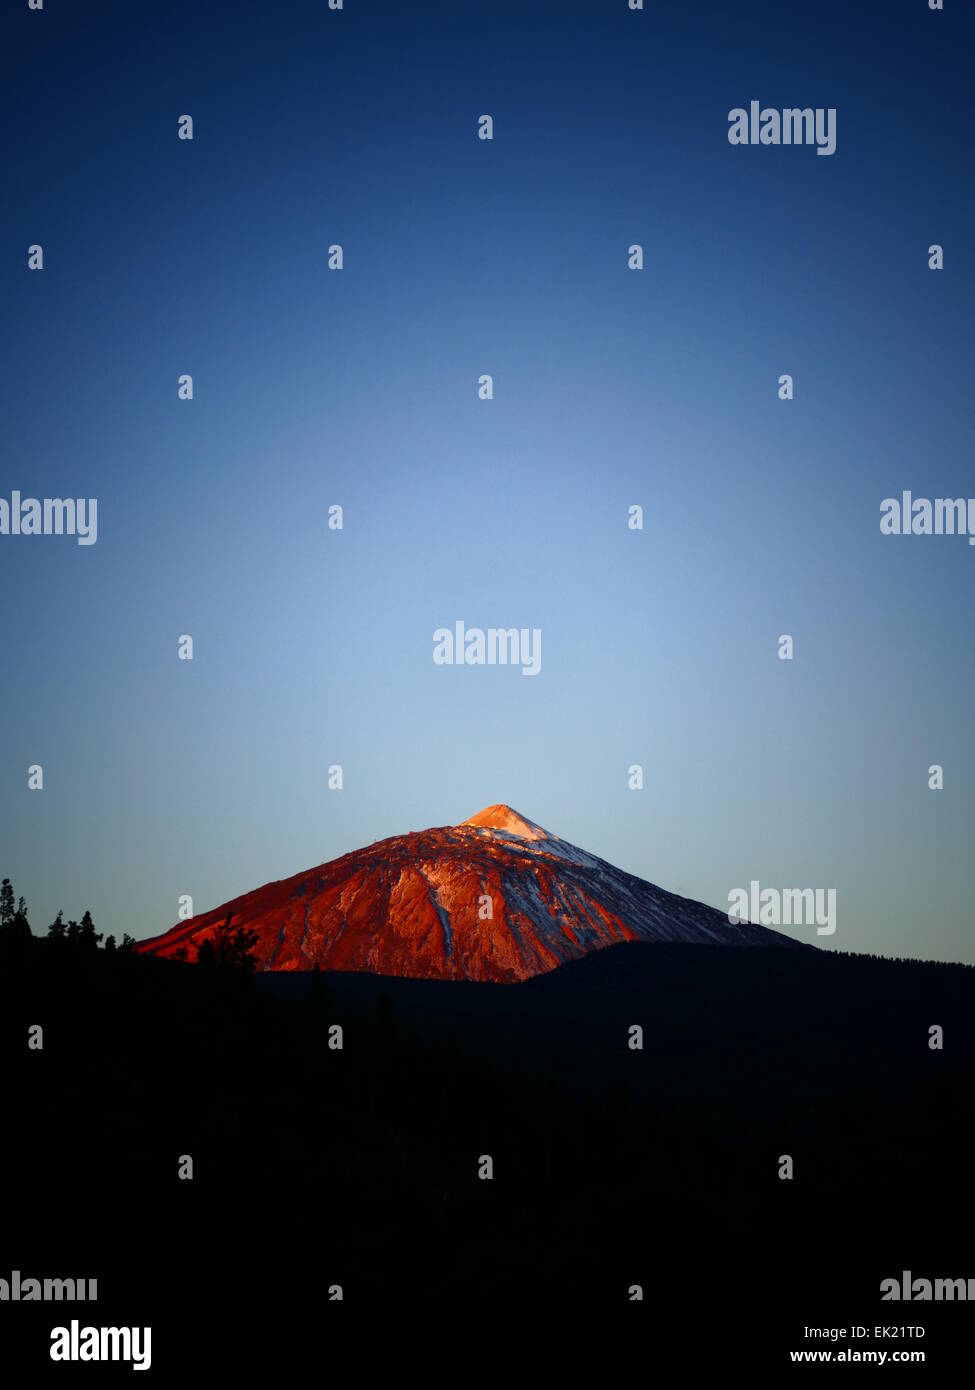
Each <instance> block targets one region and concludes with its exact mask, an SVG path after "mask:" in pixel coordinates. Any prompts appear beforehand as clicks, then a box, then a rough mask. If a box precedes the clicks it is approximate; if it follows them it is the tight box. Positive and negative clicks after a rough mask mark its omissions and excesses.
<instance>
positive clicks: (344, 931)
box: [138, 805, 799, 983]
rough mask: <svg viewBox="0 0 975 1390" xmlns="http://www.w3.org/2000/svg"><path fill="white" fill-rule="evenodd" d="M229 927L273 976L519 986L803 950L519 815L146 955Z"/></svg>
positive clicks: (360, 868) (300, 889)
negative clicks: (637, 953) (664, 950)
mask: <svg viewBox="0 0 975 1390" xmlns="http://www.w3.org/2000/svg"><path fill="white" fill-rule="evenodd" d="M228 916H229V917H230V918H231V925H232V926H234V927H241V926H243V927H248V928H249V929H250V930H251V931H254V932H256V933H257V937H258V945H257V947H256V955H257V958H258V968H259V969H260V970H311V969H313V968H314V967H315V966H316V965H318V966H319V967H320V968H321V969H322V970H359V971H370V972H372V973H374V974H379V975H407V976H415V977H418V978H424V979H444V980H493V981H498V982H504V983H510V982H513V981H516V980H524V979H527V978H528V977H529V976H531V975H539V974H542V973H543V972H544V971H547V970H553V969H554V968H555V967H556V966H557V965H561V964H562V963H563V962H564V961H568V960H574V959H576V958H577V957H579V956H584V955H586V954H588V952H590V951H596V950H599V948H600V947H603V946H609V945H611V944H612V943H613V942H617V941H649V942H653V941H682V942H697V943H709V944H712V945H715V946H796V945H798V944H799V943H797V942H795V941H793V940H792V939H791V938H790V937H787V936H783V935H781V934H780V933H779V932H774V931H769V930H768V928H766V927H758V926H751V925H749V924H747V923H741V924H740V925H737V926H733V925H732V924H731V923H729V921H728V918H727V916H726V915H725V914H724V913H722V912H718V911H717V910H716V909H715V908H713V907H706V906H705V905H704V904H703V903H698V902H693V901H692V900H691V899H689V898H680V897H678V896H677V895H676V894H674V893H668V892H666V891H665V890H664V889H662V888H656V887H654V885H653V884H652V883H647V882H645V880H643V879H641V878H636V877H635V876H634V875H633V874H628V873H626V872H624V870H622V869H616V868H614V867H613V866H612V864H608V863H607V862H606V861H605V860H603V859H597V858H596V856H595V855H593V854H588V853H587V852H586V851H585V850H582V849H577V848H576V846H575V845H570V844H569V843H568V842H567V841H565V840H561V839H559V837H558V836H557V835H552V834H550V833H549V832H548V831H547V830H543V829H542V827H541V826H540V825H536V824H535V823H534V822H533V821H530V820H528V819H527V818H526V817H525V816H520V815H518V813H517V812H516V811H513V810H512V809H511V807H510V806H504V805H499V806H488V807H486V809H485V810H483V811H479V812H478V813H477V815H476V816H471V818H470V820H466V821H464V822H463V823H462V824H460V825H450V826H443V827H441V828H440V829H433V830H422V831H419V832H412V833H410V834H409V835H395V836H393V837H392V838H391V839H388V840H379V841H377V842H376V843H375V844H372V845H368V846H366V847H365V848H364V849H358V850H354V851H353V852H352V853H351V854H345V855H343V856H342V857H341V859H333V860H332V861H331V862H330V863H328V864H322V865H320V866H319V867H318V868H317V869H308V870H306V871H305V872H304V873H300V874H295V875H294V877H293V878H287V879H282V880H281V881H280V882H277V883H268V884H266V885H265V886H264V887H263V888H257V889H255V890H254V892H252V893H246V894H245V895H244V896H243V897H240V898H234V899H233V901H231V902H228V903H224V904H223V906H222V907H218V908H214V909H213V911H211V912H205V913H202V914H201V915H200V916H198V917H193V918H191V919H190V920H189V921H186V922H180V923H177V925H176V926H175V927H173V928H172V929H171V930H170V931H168V932H166V933H164V934H163V935H162V936H158V937H154V938H152V939H151V940H149V941H143V942H140V943H139V946H138V949H139V950H140V951H143V952H146V953H148V954H151V955H156V956H163V957H166V956H170V957H171V956H177V955H178V956H179V957H181V958H185V959H188V960H193V959H194V958H195V956H196V952H197V950H198V949H199V946H200V944H201V943H202V942H203V941H205V940H206V939H207V938H208V937H210V936H212V934H213V932H214V931H215V930H216V928H217V927H219V926H220V925H221V924H222V923H224V922H225V921H226V920H227V918H228Z"/></svg>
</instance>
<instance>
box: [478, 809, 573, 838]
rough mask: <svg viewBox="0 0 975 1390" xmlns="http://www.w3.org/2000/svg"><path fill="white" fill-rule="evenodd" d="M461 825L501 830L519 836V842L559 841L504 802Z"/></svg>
mask: <svg viewBox="0 0 975 1390" xmlns="http://www.w3.org/2000/svg"><path fill="white" fill-rule="evenodd" d="M461 825H472V826H474V828H475V829H477V830H501V831H504V832H505V833H506V834H508V835H515V836H517V837H518V839H519V840H558V836H557V835H550V834H549V833H548V831H547V830H543V829H542V827H541V826H540V825H536V824H535V822H534V821H533V820H529V819H528V818H527V816H520V815H519V814H518V812H517V811H515V810H513V809H512V808H511V807H510V806H506V805H505V804H504V802H503V801H502V802H499V803H498V805H496V806H485V808H484V810H483V811H478V813H477V815H476V816H471V818H470V820H465V821H461Z"/></svg>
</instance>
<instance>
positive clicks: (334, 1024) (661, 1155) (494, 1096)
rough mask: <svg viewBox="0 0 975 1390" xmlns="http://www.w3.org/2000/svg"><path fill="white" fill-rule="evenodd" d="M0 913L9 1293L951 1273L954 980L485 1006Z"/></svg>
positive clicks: (669, 964) (679, 990)
mask: <svg viewBox="0 0 975 1390" xmlns="http://www.w3.org/2000/svg"><path fill="white" fill-rule="evenodd" d="M0 916H2V921H0V1038H2V1054H0V1055H2V1059H3V1075H4V1109H5V1117H6V1119H7V1122H8V1123H7V1136H8V1137H7V1142H6V1143H5V1145H3V1146H0V1191H2V1193H3V1198H4V1210H5V1221H4V1241H3V1247H4V1251H5V1253H4V1256H3V1258H4V1260H5V1261H6V1263H7V1264H8V1265H9V1266H10V1268H19V1269H21V1270H24V1271H32V1272H37V1273H40V1274H48V1275H58V1274H70V1273H74V1274H76V1275H78V1276H79V1277H80V1276H82V1275H88V1276H95V1277H98V1279H99V1289H100V1297H110V1296H111V1295H112V1293H113V1292H115V1293H117V1292H118V1291H120V1290H123V1289H124V1290H125V1291H127V1292H132V1293H134V1294H136V1295H138V1296H139V1297H147V1298H148V1297H152V1296H157V1297H166V1298H183V1297H201V1298H222V1297H226V1298H242V1297H243V1298H247V1297H255V1298H281V1299H284V1300H289V1299H293V1298H297V1297H299V1296H300V1297H304V1298H308V1297H322V1298H324V1297H327V1290H328V1289H329V1287H330V1286H331V1285H333V1284H336V1283H338V1284H340V1285H342V1287H343V1289H344V1290H345V1294H346V1297H347V1298H356V1297H377V1298H391V1299H401V1298H410V1297H418V1298H447V1299H450V1298H455V1297H456V1298H464V1297H470V1296H476V1297H478V1298H491V1297H498V1298H505V1297H540V1298H546V1297H547V1298H576V1297H590V1298H611V1299H624V1298H626V1296H627V1290H628V1288H629V1286H630V1285H631V1284H632V1283H639V1284H641V1285H643V1287H644V1289H645V1294H646V1297H647V1298H648V1299H650V1298H653V1297H672V1298H689V1297H691V1298H702V1297H703V1298H716V1299H720V1298H724V1297H748V1296H755V1297H758V1296H766V1297H768V1296H771V1297H776V1298H795V1299H800V1300H801V1299H810V1298H815V1297H817V1296H824V1297H828V1298H833V1297H834V1296H840V1295H842V1296H849V1297H857V1298H866V1299H868V1300H871V1301H874V1300H875V1299H876V1297H877V1290H878V1288H879V1283H880V1280H881V1279H882V1278H885V1277H888V1276H890V1275H899V1273H900V1271H901V1270H903V1269H912V1270H914V1271H915V1272H917V1273H919V1274H920V1273H928V1274H931V1275H935V1276H945V1277H948V1276H951V1277H966V1278H967V1277H968V1276H969V1275H975V1269H972V1268H970V1267H969V1261H970V1253H969V1252H970V1251H971V1250H972V1248H975V1247H973V1246H972V1243H971V1235H972V1229H971V1190H970V1185H971V1178H970V1163H969V1155H970V1152H971V1140H972V1119H971V1117H972V1115H973V1113H975V1107H973V1100H975V1008H973V1004H975V973H973V972H972V971H971V970H970V969H967V968H963V967H956V966H943V965H932V964H926V963H922V964H918V963H913V962H893V961H888V960H882V959H876V958H871V957H866V956H852V957H847V956H843V955H842V954H840V953H835V952H824V951H816V950H808V951H781V950H768V951H764V950H761V949H755V948H718V947H710V946H702V947H691V946H651V945H645V944H641V943H630V944H625V945H620V946H615V947H611V948H609V949H607V950H605V951H601V952H597V953H595V954H594V955H592V956H589V957H587V958H585V959H583V960H580V961H576V962H573V963H571V964H569V965H567V966H563V967H561V968H560V969H559V970H557V971H554V972H552V973H551V974H549V975H546V976H541V977H538V978H536V979H534V980H531V981H528V982H526V983H524V984H521V985H511V986H508V985H474V984H464V983H453V982H451V983H445V982H436V981H413V980H393V979H386V978H381V977H375V976H368V975H352V974H345V975H343V974H339V973H328V972H326V973H319V972H310V973H308V974H304V975H300V976H298V975H289V974H274V973H271V974H257V975H255V973H254V971H253V956H252V954H251V950H250V947H251V946H252V945H253V943H252V942H249V941H248V936H247V933H246V931H245V932H241V931H240V929H239V928H236V929H235V928H234V926H233V923H232V920H231V919H228V921H227V922H225V923H224V924H223V926H222V928H221V929H220V932H219V933H217V934H216V936H215V938H214V940H215V944H214V947H213V951H212V958H210V957H209V954H208V955H206V956H204V958H203V965H202V968H200V967H199V966H197V965H195V964H192V965H191V964H185V963H183V964H181V963H179V962H173V961H160V960H157V959H154V958H151V957H146V956H142V955H140V954H139V953H137V952H135V951H133V950H132V949H131V938H128V944H126V940H125V939H123V945H122V946H121V947H118V948H116V949H115V950H111V949H107V947H108V943H107V941H106V942H104V943H103V944H99V934H98V932H97V930H96V929H95V924H94V923H93V922H92V921H91V917H90V915H89V914H84V915H83V916H82V918H81V919H80V921H79V922H78V923H77V927H78V931H77V932H76V933H75V934H74V935H72V934H71V932H70V927H71V923H68V924H66V925H65V928H64V932H63V934H61V933H60V932H54V933H53V934H52V933H51V932H50V931H48V933H47V934H45V935H41V936H36V937H35V936H32V935H31V934H30V928H29V925H27V909H26V906H25V905H24V904H23V902H22V900H21V901H19V902H18V901H17V900H15V898H14V894H13V889H12V888H10V885H9V884H8V883H7V882H6V881H5V882H4V884H3V895H2V907H0ZM86 917H87V923H86ZM59 919H61V914H59ZM25 927H26V930H25ZM932 1025H937V1026H938V1027H940V1028H942V1029H943V1031H944V1046H943V1049H941V1050H933V1049H932V1048H931V1047H929V1029H930V1028H931V1026H932ZM634 1026H639V1027H640V1028H641V1029H642V1044H643V1046H642V1048H639V1049H634V1048H632V1047H631V1046H630V1039H631V1036H632V1034H631V1030H632V1028H633V1027H634ZM37 1028H40V1029H41V1030H42V1036H43V1046H42V1047H41V1048H37V1047H36V1046H34V1047H32V1046H31V1042H30V1039H31V1036H32V1030H36V1029H37ZM34 1036H36V1033H35V1035H34ZM785 1154H788V1155H790V1156H791V1157H792V1159H793V1162H794V1165H795V1177H794V1178H793V1179H792V1180H790V1181H783V1180H781V1179H780V1178H779V1177H778V1172H779V1163H780V1158H781V1156H782V1155H785ZM187 1156H188V1157H190V1158H191V1159H192V1162H193V1177H192V1179H191V1180H181V1179H180V1177H179V1176H178V1174H179V1171H180V1164H181V1161H182V1160H183V1159H184V1158H185V1157H187ZM484 1156H490V1157H491V1158H492V1159H493V1163H494V1176H493V1178H492V1179H491V1180H487V1181H485V1180H482V1179H481V1178H479V1177H478V1171H479V1167H480V1166H481V1162H482V1159H483V1158H484ZM2 1272H3V1271H2V1270H0V1273H2Z"/></svg>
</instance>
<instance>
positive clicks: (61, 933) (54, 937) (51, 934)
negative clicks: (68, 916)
mask: <svg viewBox="0 0 975 1390" xmlns="http://www.w3.org/2000/svg"><path fill="white" fill-rule="evenodd" d="M67 930H68V929H67V927H66V926H65V925H64V911H63V909H62V908H60V907H59V908H58V915H57V916H56V917H55V919H54V921H53V922H52V923H51V925H50V926H49V927H48V929H47V935H48V938H49V940H51V941H63V940H64V938H65V935H66V933H67Z"/></svg>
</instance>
